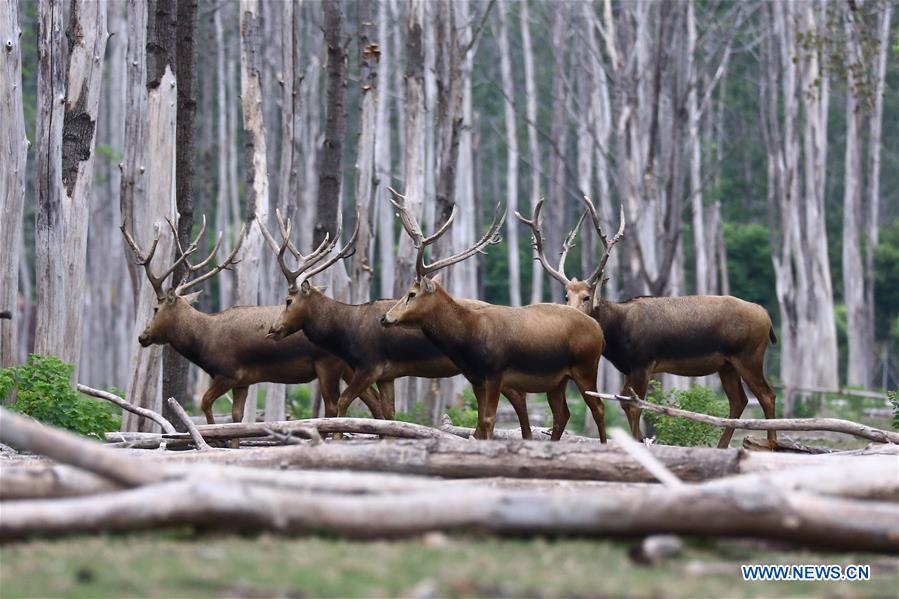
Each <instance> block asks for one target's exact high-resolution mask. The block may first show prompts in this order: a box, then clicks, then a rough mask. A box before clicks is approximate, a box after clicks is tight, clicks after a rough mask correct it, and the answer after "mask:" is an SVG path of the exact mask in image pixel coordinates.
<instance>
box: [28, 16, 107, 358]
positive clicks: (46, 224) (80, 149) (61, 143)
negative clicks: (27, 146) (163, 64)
mask: <svg viewBox="0 0 899 599" xmlns="http://www.w3.org/2000/svg"><path fill="white" fill-rule="evenodd" d="M61 13H62V6H61V2H47V3H45V4H42V5H41V6H40V7H39V16H40V40H39V43H38V53H39V59H38V61H39V67H38V71H39V75H38V95H39V100H38V104H39V114H38V131H39V132H40V138H39V140H38V173H39V174H38V209H37V227H36V243H35V245H36V254H35V259H36V271H37V293H38V304H37V330H36V334H35V335H36V338H35V351H36V352H37V353H40V354H45V355H55V356H57V357H59V358H60V359H61V360H63V361H64V362H67V363H69V364H73V365H75V366H77V365H78V356H79V353H80V351H81V332H82V331H81V316H82V306H83V303H84V288H85V285H84V273H85V267H86V262H87V226H88V221H89V218H90V209H89V204H88V201H89V196H90V192H91V183H92V181H93V158H94V144H95V141H96V137H95V128H96V122H97V109H98V107H99V103H100V88H101V82H102V75H103V56H104V54H105V51H106V39H107V37H108V33H107V31H106V2H105V1H102V0H101V1H98V2H83V1H78V0H76V1H74V2H73V3H72V7H71V15H70V18H69V28H68V30H67V37H68V38H69V53H68V58H67V67H66V72H65V73H63V70H62V66H63V39H62V31H61V24H62V14H61ZM63 97H64V98H65V102H64V103H60V102H59V99H60V98H63Z"/></svg>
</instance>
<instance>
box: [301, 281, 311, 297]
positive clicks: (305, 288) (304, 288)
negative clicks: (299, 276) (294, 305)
mask: <svg viewBox="0 0 899 599" xmlns="http://www.w3.org/2000/svg"><path fill="white" fill-rule="evenodd" d="M300 291H301V292H302V294H303V295H309V294H310V293H312V284H311V283H310V282H309V281H308V280H305V281H303V283H302V284H301V285H300Z"/></svg>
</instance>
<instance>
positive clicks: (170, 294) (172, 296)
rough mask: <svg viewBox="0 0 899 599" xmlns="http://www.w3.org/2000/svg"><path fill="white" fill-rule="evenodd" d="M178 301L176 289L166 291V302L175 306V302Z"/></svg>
mask: <svg viewBox="0 0 899 599" xmlns="http://www.w3.org/2000/svg"><path fill="white" fill-rule="evenodd" d="M177 299H178V295H177V294H176V293H175V290H174V289H169V290H168V291H166V293H165V301H166V302H168V303H170V304H174V303H175V301H177Z"/></svg>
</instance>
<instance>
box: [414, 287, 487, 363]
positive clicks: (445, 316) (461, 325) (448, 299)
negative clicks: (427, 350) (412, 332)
mask: <svg viewBox="0 0 899 599" xmlns="http://www.w3.org/2000/svg"><path fill="white" fill-rule="evenodd" d="M435 293H437V294H439V296H438V298H439V300H440V301H439V304H438V308H437V309H436V310H434V311H433V312H432V313H431V314H430V315H429V318H427V319H426V320H422V322H421V330H422V332H423V333H424V334H425V336H426V337H428V339H430V340H431V341H432V342H433V343H434V345H436V346H437V347H439V348H440V349H442V350H444V351H447V350H450V349H455V348H465V347H468V346H469V344H470V341H471V331H472V327H473V323H472V319H473V318H474V315H473V313H472V311H471V310H470V309H468V308H466V307H465V306H463V305H461V304H460V303H459V302H457V301H456V300H454V299H453V298H452V296H450V294H448V293H447V292H446V291H444V290H443V288H438V289H437V291H435ZM447 353H452V352H449V351H448V352H447Z"/></svg>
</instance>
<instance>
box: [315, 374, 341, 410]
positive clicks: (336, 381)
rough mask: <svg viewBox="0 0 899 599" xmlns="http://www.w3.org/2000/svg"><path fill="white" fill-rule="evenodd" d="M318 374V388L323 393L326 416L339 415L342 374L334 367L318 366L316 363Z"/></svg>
mask: <svg viewBox="0 0 899 599" xmlns="http://www.w3.org/2000/svg"><path fill="white" fill-rule="evenodd" d="M315 370H316V376H318V388H319V391H320V392H321V394H322V403H323V404H324V407H325V418H333V417H334V416H337V399H338V398H339V397H340V378H341V375H340V374H338V373H337V372H335V369H334V368H327V367H318V365H317V364H316V369H315Z"/></svg>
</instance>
